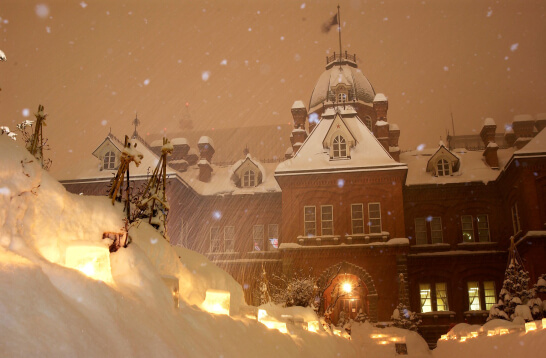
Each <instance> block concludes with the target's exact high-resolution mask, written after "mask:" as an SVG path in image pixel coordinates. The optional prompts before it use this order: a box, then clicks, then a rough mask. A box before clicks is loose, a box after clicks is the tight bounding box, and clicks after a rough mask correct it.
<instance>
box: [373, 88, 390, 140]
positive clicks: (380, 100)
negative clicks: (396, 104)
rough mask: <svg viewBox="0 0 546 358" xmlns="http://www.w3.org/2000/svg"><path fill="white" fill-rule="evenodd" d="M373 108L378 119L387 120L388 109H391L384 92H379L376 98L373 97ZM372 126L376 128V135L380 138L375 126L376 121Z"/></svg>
mask: <svg viewBox="0 0 546 358" xmlns="http://www.w3.org/2000/svg"><path fill="white" fill-rule="evenodd" d="M373 109H374V111H375V114H376V119H375V120H376V121H377V122H378V121H384V122H387V111H388V109H389V101H388V100H387V97H385V95H384V94H383V93H378V94H376V95H375V98H374V99H373ZM372 124H373V126H372V128H373V129H374V134H375V135H376V137H378V138H379V135H378V134H377V133H375V126H376V123H372Z"/></svg>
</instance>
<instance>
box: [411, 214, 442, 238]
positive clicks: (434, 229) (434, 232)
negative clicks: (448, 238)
mask: <svg viewBox="0 0 546 358" xmlns="http://www.w3.org/2000/svg"><path fill="white" fill-rule="evenodd" d="M427 223H428V224H427ZM427 226H428V227H427ZM429 230H430V238H431V243H433V244H439V243H442V242H443V240H444V237H443V229H442V218H441V217H439V216H437V217H433V216H429V217H426V218H416V219H415V243H416V245H427V244H429V241H428V237H429V235H428V232H429Z"/></svg>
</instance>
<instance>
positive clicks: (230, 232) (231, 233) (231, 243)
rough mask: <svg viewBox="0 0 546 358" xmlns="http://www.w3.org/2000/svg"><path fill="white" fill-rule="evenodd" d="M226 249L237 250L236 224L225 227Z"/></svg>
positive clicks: (228, 250) (229, 250)
mask: <svg viewBox="0 0 546 358" xmlns="http://www.w3.org/2000/svg"><path fill="white" fill-rule="evenodd" d="M224 251H225V252H234V251H235V226H225V227H224Z"/></svg>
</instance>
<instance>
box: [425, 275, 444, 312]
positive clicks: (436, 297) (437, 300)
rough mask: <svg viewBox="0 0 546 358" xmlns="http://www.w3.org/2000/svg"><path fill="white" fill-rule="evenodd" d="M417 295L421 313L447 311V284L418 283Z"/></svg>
mask: <svg viewBox="0 0 546 358" xmlns="http://www.w3.org/2000/svg"><path fill="white" fill-rule="evenodd" d="M419 295H420V297H421V312H422V313H426V312H435V311H447V310H448V304H447V284H446V283H445V282H437V283H434V284H430V283H420V284H419Z"/></svg>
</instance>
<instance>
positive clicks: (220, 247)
mask: <svg viewBox="0 0 546 358" xmlns="http://www.w3.org/2000/svg"><path fill="white" fill-rule="evenodd" d="M213 229H217V230H218V231H217V235H218V239H216V240H214V241H217V242H218V243H219V245H218V250H217V251H215V250H213V246H212V241H213V239H212V230H213ZM209 241H210V247H209V252H211V253H218V252H222V246H221V245H222V239H221V238H220V226H211V227H210V229H209Z"/></svg>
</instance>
